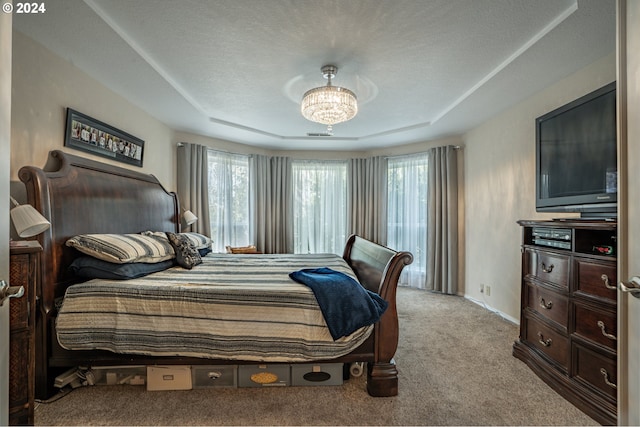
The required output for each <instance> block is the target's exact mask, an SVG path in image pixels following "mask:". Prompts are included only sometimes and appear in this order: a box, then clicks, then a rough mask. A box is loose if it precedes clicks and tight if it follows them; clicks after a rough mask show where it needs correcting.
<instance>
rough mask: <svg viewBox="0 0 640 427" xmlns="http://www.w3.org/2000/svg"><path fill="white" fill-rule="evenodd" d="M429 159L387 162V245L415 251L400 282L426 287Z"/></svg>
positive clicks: (410, 158)
mask: <svg viewBox="0 0 640 427" xmlns="http://www.w3.org/2000/svg"><path fill="white" fill-rule="evenodd" d="M427 159H428V157H427V155H426V154H420V155H414V156H407V157H398V158H390V159H389V161H388V166H387V173H388V196H387V197H388V199H387V200H388V202H387V203H388V205H387V245H388V246H389V247H391V248H394V249H396V250H402V251H409V252H411V253H412V254H413V257H414V258H413V263H412V264H411V265H408V266H407V267H406V268H405V269H404V270H403V272H402V275H401V276H400V281H399V283H400V284H401V285H404V286H411V287H416V288H424V287H425V282H426V272H427V253H426V250H427V178H428V174H427V166H428V161H427Z"/></svg>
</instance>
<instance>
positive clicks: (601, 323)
mask: <svg viewBox="0 0 640 427" xmlns="http://www.w3.org/2000/svg"><path fill="white" fill-rule="evenodd" d="M597 325H598V327H599V328H600V330H601V331H602V335H604V336H605V337H607V338H609V339H612V340H617V339H618V338H617V337H616V336H615V335H612V334H608V333H607V331H606V328H607V327H606V326H605V324H604V322H603V321H602V320H598V323H597Z"/></svg>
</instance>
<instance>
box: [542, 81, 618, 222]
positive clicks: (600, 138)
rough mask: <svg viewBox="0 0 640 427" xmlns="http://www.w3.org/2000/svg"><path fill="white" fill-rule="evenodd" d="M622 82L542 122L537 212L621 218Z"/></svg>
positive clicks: (574, 102)
mask: <svg viewBox="0 0 640 427" xmlns="http://www.w3.org/2000/svg"><path fill="white" fill-rule="evenodd" d="M616 153H617V146H616V83H615V82H613V83H610V84H608V85H606V86H604V87H602V88H600V89H598V90H595V91H593V92H591V93H589V94H587V95H585V96H583V97H581V98H579V99H576V100H575V101H572V102H570V103H568V104H566V105H563V106H562V107H559V108H557V109H555V110H553V111H551V112H549V113H547V114H545V115H543V116H541V117H538V118H537V119H536V210H537V211H538V212H558V213H567V212H579V213H580V214H581V216H583V217H586V218H593V217H606V218H615V217H616V211H617V194H618V186H617V178H618V173H617V156H616Z"/></svg>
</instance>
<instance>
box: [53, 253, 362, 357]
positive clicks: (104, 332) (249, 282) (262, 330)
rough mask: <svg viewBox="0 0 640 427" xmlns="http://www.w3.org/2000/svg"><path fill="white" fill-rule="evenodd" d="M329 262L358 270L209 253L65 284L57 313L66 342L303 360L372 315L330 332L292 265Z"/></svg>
mask: <svg viewBox="0 0 640 427" xmlns="http://www.w3.org/2000/svg"><path fill="white" fill-rule="evenodd" d="M317 267H328V268H331V269H333V270H336V271H340V272H342V273H345V274H346V275H348V276H350V277H352V278H354V279H355V276H354V273H353V271H352V270H351V268H350V267H349V266H348V265H347V263H346V262H345V261H344V260H343V259H342V258H340V257H338V256H337V255H333V254H305V255H241V254H237V255H236V254H209V255H207V256H206V257H203V263H202V264H201V265H198V266H196V267H195V268H193V269H192V270H186V269H183V268H180V267H173V268H170V269H168V270H165V271H162V272H159V273H154V274H151V275H149V276H145V277H142V278H138V279H132V280H124V281H118V280H100V279H93V280H89V281H87V282H84V283H79V284H75V285H72V286H70V287H69V288H68V289H67V291H66V294H65V297H64V300H63V303H62V306H61V308H60V311H59V313H58V317H57V320H56V331H57V338H58V341H59V343H60V345H61V346H62V347H63V348H65V349H68V350H93V349H101V350H109V351H112V352H115V353H123V354H140V355H150V356H186V357H198V358H211V359H225V360H245V361H264V362H300V361H313V360H324V359H331V358H335V357H340V356H343V355H345V354H348V353H350V352H351V351H353V350H354V349H356V348H357V347H358V346H360V345H361V344H362V343H363V342H364V341H365V340H366V339H367V338H368V336H369V335H370V334H371V332H372V330H373V325H368V326H365V327H362V328H359V329H357V330H356V331H354V332H353V333H351V334H350V335H348V336H346V337H341V338H339V339H337V340H334V339H333V338H332V336H331V334H330V332H329V330H328V328H327V324H326V322H325V319H324V317H323V314H322V311H321V310H320V308H319V306H318V303H317V301H316V298H315V296H314V294H313V292H312V291H311V289H309V288H308V287H307V286H305V285H303V284H300V283H296V282H294V281H293V280H291V279H290V278H289V273H291V272H293V271H296V270H300V269H305V268H317Z"/></svg>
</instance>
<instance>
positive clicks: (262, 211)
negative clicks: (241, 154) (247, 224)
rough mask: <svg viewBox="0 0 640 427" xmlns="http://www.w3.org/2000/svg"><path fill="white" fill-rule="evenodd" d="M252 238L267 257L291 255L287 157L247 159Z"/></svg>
mask: <svg viewBox="0 0 640 427" xmlns="http://www.w3.org/2000/svg"><path fill="white" fill-rule="evenodd" d="M251 173H252V176H251V189H252V190H251V191H252V193H253V194H252V196H251V203H252V204H253V206H252V207H251V212H253V229H252V235H253V238H254V242H255V245H256V247H257V249H258V250H260V251H262V252H264V253H268V254H280V253H293V202H292V191H291V160H290V159H289V158H288V157H268V156H262V155H254V156H252V157H251Z"/></svg>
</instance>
